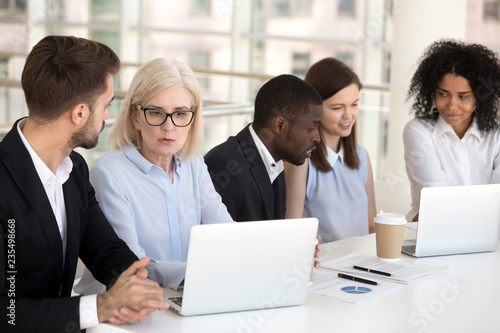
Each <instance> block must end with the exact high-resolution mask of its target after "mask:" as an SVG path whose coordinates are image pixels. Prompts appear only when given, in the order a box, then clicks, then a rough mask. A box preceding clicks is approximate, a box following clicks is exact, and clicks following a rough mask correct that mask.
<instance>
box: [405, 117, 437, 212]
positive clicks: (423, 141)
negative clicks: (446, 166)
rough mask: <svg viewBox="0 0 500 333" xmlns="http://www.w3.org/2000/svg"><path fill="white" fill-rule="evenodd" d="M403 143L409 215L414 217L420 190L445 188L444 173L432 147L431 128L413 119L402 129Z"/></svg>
mask: <svg viewBox="0 0 500 333" xmlns="http://www.w3.org/2000/svg"><path fill="white" fill-rule="evenodd" d="M403 143H404V148H405V154H404V158H405V162H406V172H407V173H408V178H409V179H410V183H411V197H412V211H411V213H414V214H413V215H416V213H418V208H419V205H420V191H421V190H422V188H423V187H429V186H445V185H446V173H445V172H444V171H443V168H442V166H441V161H440V160H439V157H438V154H437V152H436V148H435V147H434V142H433V140H432V126H429V125H427V124H426V123H425V122H424V121H421V120H419V119H413V120H412V121H410V122H409V123H408V124H407V125H406V126H405V128H404V131H403ZM409 215H411V214H409Z"/></svg>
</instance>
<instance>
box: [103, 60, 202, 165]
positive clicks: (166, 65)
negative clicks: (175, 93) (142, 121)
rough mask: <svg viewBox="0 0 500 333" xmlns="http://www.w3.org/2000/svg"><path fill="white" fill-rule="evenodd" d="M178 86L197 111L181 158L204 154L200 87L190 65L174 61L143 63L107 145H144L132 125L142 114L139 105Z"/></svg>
mask: <svg viewBox="0 0 500 333" xmlns="http://www.w3.org/2000/svg"><path fill="white" fill-rule="evenodd" d="M177 87H184V88H186V89H187V90H188V91H189V93H190V94H191V104H192V105H191V107H192V108H193V109H194V110H195V113H194V117H193V122H192V123H191V128H190V129H189V134H188V137H187V140H186V143H185V144H184V146H183V147H182V149H181V150H180V151H179V153H178V155H179V157H180V158H182V159H183V160H189V159H190V158H191V157H193V156H194V155H196V154H198V153H199V152H200V151H201V147H202V144H203V117H202V105H201V97H200V85H199V83H198V81H197V80H196V78H195V76H194V73H193V71H192V70H191V68H189V66H187V65H185V64H183V63H181V62H179V61H177V60H174V59H164V58H157V59H154V60H151V61H149V62H147V63H146V64H144V65H143V66H142V67H141V68H139V70H138V71H137V73H136V74H135V76H134V78H133V80H132V83H131V84H130V89H129V90H128V92H127V95H126V96H125V99H124V101H123V104H122V107H121V110H120V114H119V115H118V118H117V119H116V123H115V125H114V126H113V128H112V129H111V133H110V135H109V141H108V144H109V146H110V148H112V149H115V150H117V149H122V148H123V147H124V146H127V145H131V146H133V147H135V148H137V149H140V148H141V146H142V137H141V133H140V132H139V131H138V130H137V129H136V128H135V126H134V124H133V122H132V115H133V113H134V112H135V113H139V112H141V111H140V109H139V108H138V107H137V105H141V106H146V105H148V104H149V103H150V102H151V101H152V100H153V99H155V98H156V97H157V96H159V95H161V94H164V93H166V92H168V91H169V90H171V89H173V88H177Z"/></svg>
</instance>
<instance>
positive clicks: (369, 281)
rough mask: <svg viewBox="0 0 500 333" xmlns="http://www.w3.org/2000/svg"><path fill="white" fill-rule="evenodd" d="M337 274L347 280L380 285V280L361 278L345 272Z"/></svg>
mask: <svg viewBox="0 0 500 333" xmlns="http://www.w3.org/2000/svg"><path fill="white" fill-rule="evenodd" d="M337 276H338V277H339V278H341V279H347V280H352V281H356V282H362V283H368V284H372V285H374V286H376V285H378V282H375V281H372V280H367V279H363V278H360V277H357V276H352V275H347V274H343V273H339V274H337Z"/></svg>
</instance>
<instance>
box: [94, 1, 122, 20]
mask: <svg viewBox="0 0 500 333" xmlns="http://www.w3.org/2000/svg"><path fill="white" fill-rule="evenodd" d="M90 13H91V16H90V18H91V20H92V21H93V22H119V21H120V0H92V2H91V10H90Z"/></svg>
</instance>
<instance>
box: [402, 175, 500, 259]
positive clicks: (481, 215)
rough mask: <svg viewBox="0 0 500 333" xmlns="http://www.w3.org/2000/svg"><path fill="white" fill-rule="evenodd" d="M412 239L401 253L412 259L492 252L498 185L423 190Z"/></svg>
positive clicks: (498, 217)
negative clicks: (413, 257)
mask: <svg viewBox="0 0 500 333" xmlns="http://www.w3.org/2000/svg"><path fill="white" fill-rule="evenodd" d="M417 225H418V226H417V231H416V239H414V240H405V241H404V242H403V249H402V252H403V253H405V254H408V255H411V256H415V257H426V256H438V255H448V254H460V253H474V252H487V251H495V250H496V249H497V247H498V238H499V226H500V184H488V185H470V186H446V187H426V188H423V189H422V191H421V195H420V208H419V218H418V224H417Z"/></svg>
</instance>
